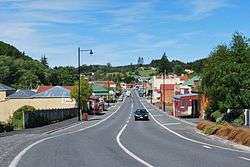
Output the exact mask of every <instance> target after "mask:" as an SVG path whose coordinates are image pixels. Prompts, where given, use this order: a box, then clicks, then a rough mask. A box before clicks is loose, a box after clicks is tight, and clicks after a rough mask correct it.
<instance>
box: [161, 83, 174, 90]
mask: <svg viewBox="0 0 250 167" xmlns="http://www.w3.org/2000/svg"><path fill="white" fill-rule="evenodd" d="M174 88H175V84H161V86H160V89H164V90H174Z"/></svg>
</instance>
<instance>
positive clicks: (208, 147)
mask: <svg viewBox="0 0 250 167" xmlns="http://www.w3.org/2000/svg"><path fill="white" fill-rule="evenodd" d="M202 147H204V148H207V149H212V147H210V146H206V145H204V146H202Z"/></svg>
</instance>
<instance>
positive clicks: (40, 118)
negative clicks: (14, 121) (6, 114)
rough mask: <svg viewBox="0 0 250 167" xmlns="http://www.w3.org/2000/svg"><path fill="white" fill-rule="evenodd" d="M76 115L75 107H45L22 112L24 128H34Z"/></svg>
mask: <svg viewBox="0 0 250 167" xmlns="http://www.w3.org/2000/svg"><path fill="white" fill-rule="evenodd" d="M76 116H77V108H67V109H46V110H36V111H35V112H24V114H23V124H24V128H34V127H39V126H44V125H48V124H51V123H55V122H59V121H63V120H65V119H70V118H74V117H76Z"/></svg>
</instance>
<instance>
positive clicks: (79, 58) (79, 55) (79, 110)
mask: <svg viewBox="0 0 250 167" xmlns="http://www.w3.org/2000/svg"><path fill="white" fill-rule="evenodd" d="M81 52H89V54H90V55H92V54H93V51H92V49H86V50H82V49H81V48H80V47H78V121H81V92H80V91H81V83H80V82H81V70H80V66H81V65H80V64H81Z"/></svg>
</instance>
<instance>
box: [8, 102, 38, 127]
mask: <svg viewBox="0 0 250 167" xmlns="http://www.w3.org/2000/svg"><path fill="white" fill-rule="evenodd" d="M34 111H36V109H35V108H34V107H32V106H27V105H25V106H23V107H21V108H19V109H17V110H16V111H15V112H14V113H13V117H12V119H11V122H12V125H13V127H14V129H23V128H24V127H23V122H24V120H23V114H24V113H25V112H34Z"/></svg>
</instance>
